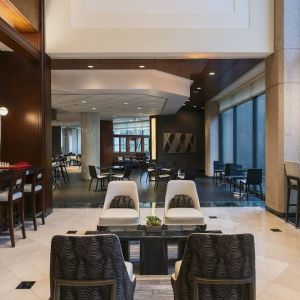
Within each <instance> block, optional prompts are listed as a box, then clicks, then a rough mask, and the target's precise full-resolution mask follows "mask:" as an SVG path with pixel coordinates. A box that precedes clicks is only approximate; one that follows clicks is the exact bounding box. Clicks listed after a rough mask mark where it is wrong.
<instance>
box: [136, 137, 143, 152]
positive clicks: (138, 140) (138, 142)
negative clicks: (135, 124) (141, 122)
mask: <svg viewBox="0 0 300 300" xmlns="http://www.w3.org/2000/svg"><path fill="white" fill-rule="evenodd" d="M135 142H136V152H142V139H141V138H136V139H135Z"/></svg>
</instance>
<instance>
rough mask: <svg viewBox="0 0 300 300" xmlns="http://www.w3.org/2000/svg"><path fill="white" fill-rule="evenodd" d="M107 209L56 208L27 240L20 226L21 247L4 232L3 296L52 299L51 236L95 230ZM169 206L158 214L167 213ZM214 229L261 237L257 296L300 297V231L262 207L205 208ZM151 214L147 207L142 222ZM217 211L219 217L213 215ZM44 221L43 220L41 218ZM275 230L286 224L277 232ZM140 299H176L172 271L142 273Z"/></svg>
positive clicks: (5, 299)
mask: <svg viewBox="0 0 300 300" xmlns="http://www.w3.org/2000/svg"><path fill="white" fill-rule="evenodd" d="M100 213H101V209H98V208H80V209H75V208H71V209H54V212H53V213H52V214H51V215H49V216H48V217H47V219H46V225H44V226H43V225H39V226H38V231H33V228H32V226H31V225H29V223H28V224H27V225H28V226H26V230H27V239H25V240H23V239H22V238H21V231H20V230H17V231H16V247H15V248H11V247H10V242H9V237H8V236H0V282H1V284H0V299H1V300H9V299H14V300H26V299H30V300H35V299H43V300H46V299H49V261H50V258H49V251H50V242H51V238H52V236H53V235H55V234H65V233H66V232H67V231H68V230H80V231H81V230H94V229H95V228H96V225H97V222H98V217H99V215H100ZM162 213H163V209H162V208H157V209H156V214H157V215H158V216H160V217H162ZM203 213H204V215H205V220H206V222H207V224H208V229H211V230H213V229H214V230H222V231H223V232H224V233H245V232H250V233H253V234H254V236H255V248H256V277H257V288H256V292H257V299H259V300H266V299H268V300H270V299H272V300H279V299H295V300H296V299H300V285H299V278H300V256H299V253H300V230H299V229H298V230H297V229H295V228H294V227H293V226H292V225H290V224H287V223H285V222H284V221H283V220H281V219H279V218H277V217H275V216H274V215H272V214H270V213H268V212H266V211H265V210H264V209H262V208H259V207H224V208H220V207H204V208H203ZM149 214H151V209H150V208H142V209H141V221H142V222H143V220H144V219H145V216H146V215H149ZM209 216H216V217H217V218H213V219H211V218H209ZM39 224H40V222H39ZM271 229H280V230H281V232H273V231H271ZM21 281H36V283H35V284H34V285H33V287H32V288H31V289H29V290H17V289H15V288H16V287H17V285H18V284H19V283H20V282H21ZM135 299H136V300H150V299H151V300H152V299H165V300H167V299H168V300H171V299H173V292H172V287H171V284H170V275H166V276H140V275H137V286H136V292H135Z"/></svg>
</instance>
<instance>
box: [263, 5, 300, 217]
mask: <svg viewBox="0 0 300 300" xmlns="http://www.w3.org/2000/svg"><path fill="white" fill-rule="evenodd" d="M299 128H300V1H299V0H275V52H274V54H273V55H271V56H270V57H269V58H268V59H267V61H266V206H267V208H268V209H270V210H271V211H274V212H276V213H279V214H283V213H284V211H285V201H286V182H285V173H284V161H286V160H296V161H300V131H299Z"/></svg>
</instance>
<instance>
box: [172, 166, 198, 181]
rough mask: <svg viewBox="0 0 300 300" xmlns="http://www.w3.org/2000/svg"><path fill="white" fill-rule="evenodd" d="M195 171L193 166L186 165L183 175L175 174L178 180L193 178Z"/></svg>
mask: <svg viewBox="0 0 300 300" xmlns="http://www.w3.org/2000/svg"><path fill="white" fill-rule="evenodd" d="M196 176H197V171H196V168H195V167H194V166H187V167H186V169H185V172H184V174H183V175H177V179H179V180H195V178H196Z"/></svg>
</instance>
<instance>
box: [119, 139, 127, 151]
mask: <svg viewBox="0 0 300 300" xmlns="http://www.w3.org/2000/svg"><path fill="white" fill-rule="evenodd" d="M120 139H121V152H126V137H121V138H120Z"/></svg>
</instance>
